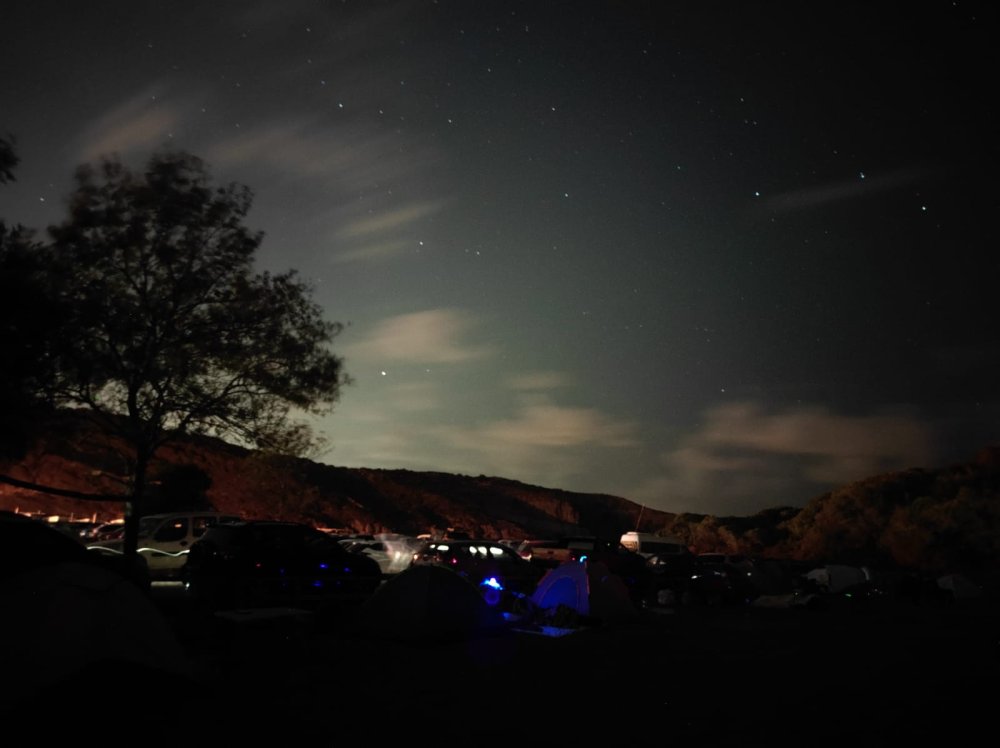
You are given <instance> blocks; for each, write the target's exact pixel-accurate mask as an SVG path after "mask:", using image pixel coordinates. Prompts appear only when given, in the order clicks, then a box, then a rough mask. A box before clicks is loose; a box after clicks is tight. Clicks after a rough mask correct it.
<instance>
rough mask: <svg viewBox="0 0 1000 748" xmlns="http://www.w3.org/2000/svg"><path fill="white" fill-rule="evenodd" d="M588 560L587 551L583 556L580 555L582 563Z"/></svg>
mask: <svg viewBox="0 0 1000 748" xmlns="http://www.w3.org/2000/svg"><path fill="white" fill-rule="evenodd" d="M586 560H587V554H586V553H584V554H583V555H582V556H580V558H579V561H580V563H581V564H582V563H583V562H584V561H586Z"/></svg>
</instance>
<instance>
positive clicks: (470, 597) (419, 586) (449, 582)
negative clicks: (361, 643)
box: [354, 565, 505, 641]
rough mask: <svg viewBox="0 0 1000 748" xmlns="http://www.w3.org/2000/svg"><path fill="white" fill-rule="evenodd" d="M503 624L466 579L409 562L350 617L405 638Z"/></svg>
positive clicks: (360, 625) (372, 630) (364, 628)
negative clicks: (408, 565) (406, 566)
mask: <svg viewBox="0 0 1000 748" xmlns="http://www.w3.org/2000/svg"><path fill="white" fill-rule="evenodd" d="M504 625H505V622H504V620H503V617H502V616H501V615H500V614H499V613H497V612H496V611H495V610H494V609H493V608H491V607H490V606H489V605H487V603H486V601H485V600H484V599H483V596H482V595H481V594H480V592H479V590H478V589H476V587H475V586H474V585H473V584H472V583H471V582H469V581H468V580H467V579H465V578H464V577H461V576H459V575H458V574H456V573H455V572H453V571H452V570H451V569H448V568H445V567H441V566H431V565H417V566H410V567H409V568H407V569H406V570H405V571H401V572H400V573H399V574H396V575H395V576H394V577H392V578H390V579H388V580H387V581H385V582H384V583H383V584H382V585H381V586H380V587H379V588H378V589H377V590H375V592H374V593H373V594H372V595H371V597H369V598H368V599H367V600H366V601H365V602H364V603H362V605H361V607H360V608H359V609H358V611H357V613H356V615H355V619H354V627H355V629H356V630H357V632H358V633H361V634H369V635H375V636H382V637H388V638H392V639H401V640H407V641H417V640H430V641H435V640H448V639H456V638H462V637H466V636H470V635H474V634H478V633H487V632H491V631H495V630H498V629H499V628H501V627H503V626H504Z"/></svg>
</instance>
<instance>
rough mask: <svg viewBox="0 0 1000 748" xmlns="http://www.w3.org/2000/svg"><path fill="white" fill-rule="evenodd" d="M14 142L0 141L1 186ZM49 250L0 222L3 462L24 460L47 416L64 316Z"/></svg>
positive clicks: (12, 162)
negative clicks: (53, 352) (53, 355)
mask: <svg viewBox="0 0 1000 748" xmlns="http://www.w3.org/2000/svg"><path fill="white" fill-rule="evenodd" d="M12 143H13V139H10V140H7V139H4V138H0V185H2V184H6V183H7V182H12V181H14V171H13V170H14V167H15V166H16V165H17V164H18V161H19V159H18V157H17V155H16V154H15V153H14V149H13V145H12ZM48 267H49V266H48V262H47V255H46V252H45V248H44V247H42V246H41V245H40V244H38V243H37V242H35V241H34V238H33V235H32V232H31V231H29V230H28V229H26V228H24V227H23V226H20V225H13V226H8V225H7V223H6V222H5V220H4V219H3V218H2V217H0V351H2V355H3V359H4V364H3V366H0V460H5V459H17V458H19V457H22V456H23V455H24V454H25V452H26V450H27V449H28V445H29V444H30V443H31V441H32V440H33V436H34V434H33V433H32V431H33V428H34V426H35V424H36V423H37V422H38V419H39V415H40V414H41V413H42V412H44V410H45V406H46V403H45V401H44V399H43V393H44V388H43V387H42V386H41V385H42V383H44V382H46V381H48V380H49V379H50V375H51V367H50V363H51V359H50V356H49V355H48V349H49V347H50V345H51V342H52V341H54V340H58V339H60V337H61V336H60V335H59V334H58V329H59V325H60V324H61V319H62V314H61V310H60V309H59V305H58V303H57V302H56V300H55V298H54V297H53V293H52V284H51V278H50V276H49V275H48Z"/></svg>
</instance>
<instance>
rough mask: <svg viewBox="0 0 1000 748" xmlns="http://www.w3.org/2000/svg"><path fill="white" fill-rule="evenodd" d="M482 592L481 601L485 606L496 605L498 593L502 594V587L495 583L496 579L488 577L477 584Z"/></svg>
mask: <svg viewBox="0 0 1000 748" xmlns="http://www.w3.org/2000/svg"><path fill="white" fill-rule="evenodd" d="M479 586H480V587H483V588H485V589H484V590H483V599H485V600H486V604H487V605H496V604H497V603H498V602H500V593H501V592H503V585H502V584H500V582H499V581H497V578H496V577H488V578H486V579H484V580H483V581H482V582H480V583H479Z"/></svg>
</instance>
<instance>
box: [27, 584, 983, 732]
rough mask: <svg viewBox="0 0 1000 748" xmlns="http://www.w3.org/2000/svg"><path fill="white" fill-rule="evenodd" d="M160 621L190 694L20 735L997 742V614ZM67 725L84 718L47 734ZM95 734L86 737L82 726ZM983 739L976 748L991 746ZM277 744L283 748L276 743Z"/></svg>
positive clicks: (131, 690)
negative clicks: (373, 631)
mask: <svg viewBox="0 0 1000 748" xmlns="http://www.w3.org/2000/svg"><path fill="white" fill-rule="evenodd" d="M157 604H158V606H159V607H160V609H161V610H162V611H163V613H164V615H165V616H166V618H167V620H168V622H169V623H170V626H171V630H172V631H173V632H174V634H175V635H176V637H177V639H178V641H179V642H180V644H181V648H182V650H183V652H184V656H185V658H186V659H187V661H186V663H185V667H187V666H190V671H189V672H190V677H182V676H176V675H175V676H169V677H160V676H158V675H156V674H154V673H151V672H150V671H149V670H148V669H140V668H129V667H127V666H122V667H121V668H120V669H115V668H105V669H104V670H103V671H102V672H92V673H90V674H88V675H87V677H84V678H80V679H77V680H75V681H73V682H72V683H67V684H64V685H63V686H61V687H60V688H59V689H54V690H53V691H52V692H50V693H48V694H46V696H45V699H44V700H42V699H40V700H38V701H36V702H34V703H33V704H31V705H22V706H20V707H19V708H18V713H17V715H16V717H17V718H18V719H19V720H21V721H22V724H23V725H25V726H26V727H28V728H29V729H31V730H33V731H36V735H37V736H38V737H41V738H44V737H46V735H48V736H50V737H56V736H62V735H60V733H67V734H69V735H74V736H76V737H79V738H85V737H86V736H88V735H92V734H93V731H94V730H95V729H96V728H95V727H93V726H94V725H95V724H98V723H99V724H101V725H103V727H101V728H100V729H99V732H101V733H102V734H103V735H104V736H105V737H106V738H108V739H112V740H114V739H117V738H119V737H124V734H123V733H122V732H121V730H127V733H126V734H133V735H136V738H135V740H132V739H130V740H129V742H130V743H131V744H136V745H160V744H162V745H181V744H186V745H214V744H220V745H221V744H225V745H238V744H241V743H244V742H246V743H250V744H261V742H262V740H263V736H265V735H268V736H269V735H271V734H274V735H275V736H276V737H275V739H274V740H273V742H277V743H278V744H281V745H301V744H304V742H305V741H306V740H309V742H313V741H315V742H316V743H317V744H318V745H346V741H347V740H352V741H353V740H356V739H358V738H361V739H366V740H370V741H374V742H378V743H380V744H381V743H383V742H385V741H392V742H395V741H405V742H410V741H414V742H419V743H420V744H426V743H428V742H431V743H432V744H433V743H436V742H439V741H448V743H449V744H452V743H454V742H455V741H460V742H459V743H458V744H462V741H464V740H466V739H468V738H475V739H485V740H487V741H488V744H496V742H497V741H499V740H504V741H506V740H507V739H509V740H511V741H515V742H516V743H517V744H531V745H533V744H537V743H539V742H546V743H550V744H571V743H581V742H582V743H583V744H587V745H589V744H597V743H601V742H605V741H607V742H608V743H611V744H628V745H645V744H651V745H652V744H655V745H664V746H667V745H685V746H689V745H690V746H694V745H696V746H707V745H727V746H729V745H746V744H758V743H759V744H767V745H797V746H800V745H810V744H813V745H815V744H826V743H831V742H835V743H838V744H841V745H849V744H852V743H855V744H862V745H885V746H897V745H905V744H907V743H911V742H912V743H914V744H917V743H918V742H919V743H920V744H923V743H925V742H927V741H928V740H932V739H933V740H947V741H948V744H950V745H958V744H959V742H958V741H961V740H964V739H967V738H972V737H974V736H978V735H979V734H980V733H981V732H982V731H985V733H984V734H983V737H984V738H986V739H987V740H988V741H989V740H993V739H995V738H993V737H991V736H993V735H995V732H996V730H995V728H994V726H993V714H992V710H993V709H994V704H995V703H996V696H997V690H998V689H997V673H998V672H1000V669H998V665H1000V657H998V650H1000V614H998V611H1000V609H998V606H996V605H995V604H987V603H984V602H982V601H978V600H977V601H971V602H970V603H969V604H953V605H949V606H921V605H915V604H904V603H896V602H893V603H888V602H887V603H885V604H878V605H865V606H857V607H853V606H844V607H842V608H838V609H827V610H801V609H793V610H762V609H755V608H742V607H741V608H696V607H679V608H677V609H661V610H657V611H652V610H650V611H644V612H643V613H642V614H641V616H640V618H639V620H638V621H635V622H630V623H621V624H615V625H596V626H589V627H584V628H581V629H579V630H576V631H574V632H573V633H570V634H568V635H565V636H562V637H558V638H555V637H547V636H542V635H539V634H535V633H519V632H517V631H514V630H507V631H502V632H499V633H493V634H489V635H484V636H472V637H464V638H461V639H450V640H449V639H446V640H441V641H437V640H433V639H417V640H414V641H404V640H400V639H398V638H387V637H385V636H380V637H376V636H373V635H366V634H364V633H363V632H360V631H358V630H357V629H356V628H355V627H354V626H353V625H352V620H353V618H352V616H353V615H354V609H353V608H350V607H348V608H344V609H341V610H337V611H332V612H328V613H326V614H324V615H316V614H314V613H304V612H298V613H296V612H295V611H291V610H275V611H271V612H270V613H268V614H257V615H252V614H233V615H232V616H230V617H224V616H206V615H203V614H198V613H196V612H195V611H193V610H192V609H190V608H189V607H188V606H187V605H186V603H185V601H184V600H183V597H182V596H179V595H177V594H176V593H174V594H172V595H171V594H168V595H163V594H162V593H161V594H160V596H159V598H158V599H157ZM55 715H73V718H72V719H71V720H67V719H65V718H59V719H53V717H54V716H55ZM88 723H89V725H88ZM978 739H979V738H978V737H977V741H978ZM268 742H272V741H270V740H269V741H268Z"/></svg>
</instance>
